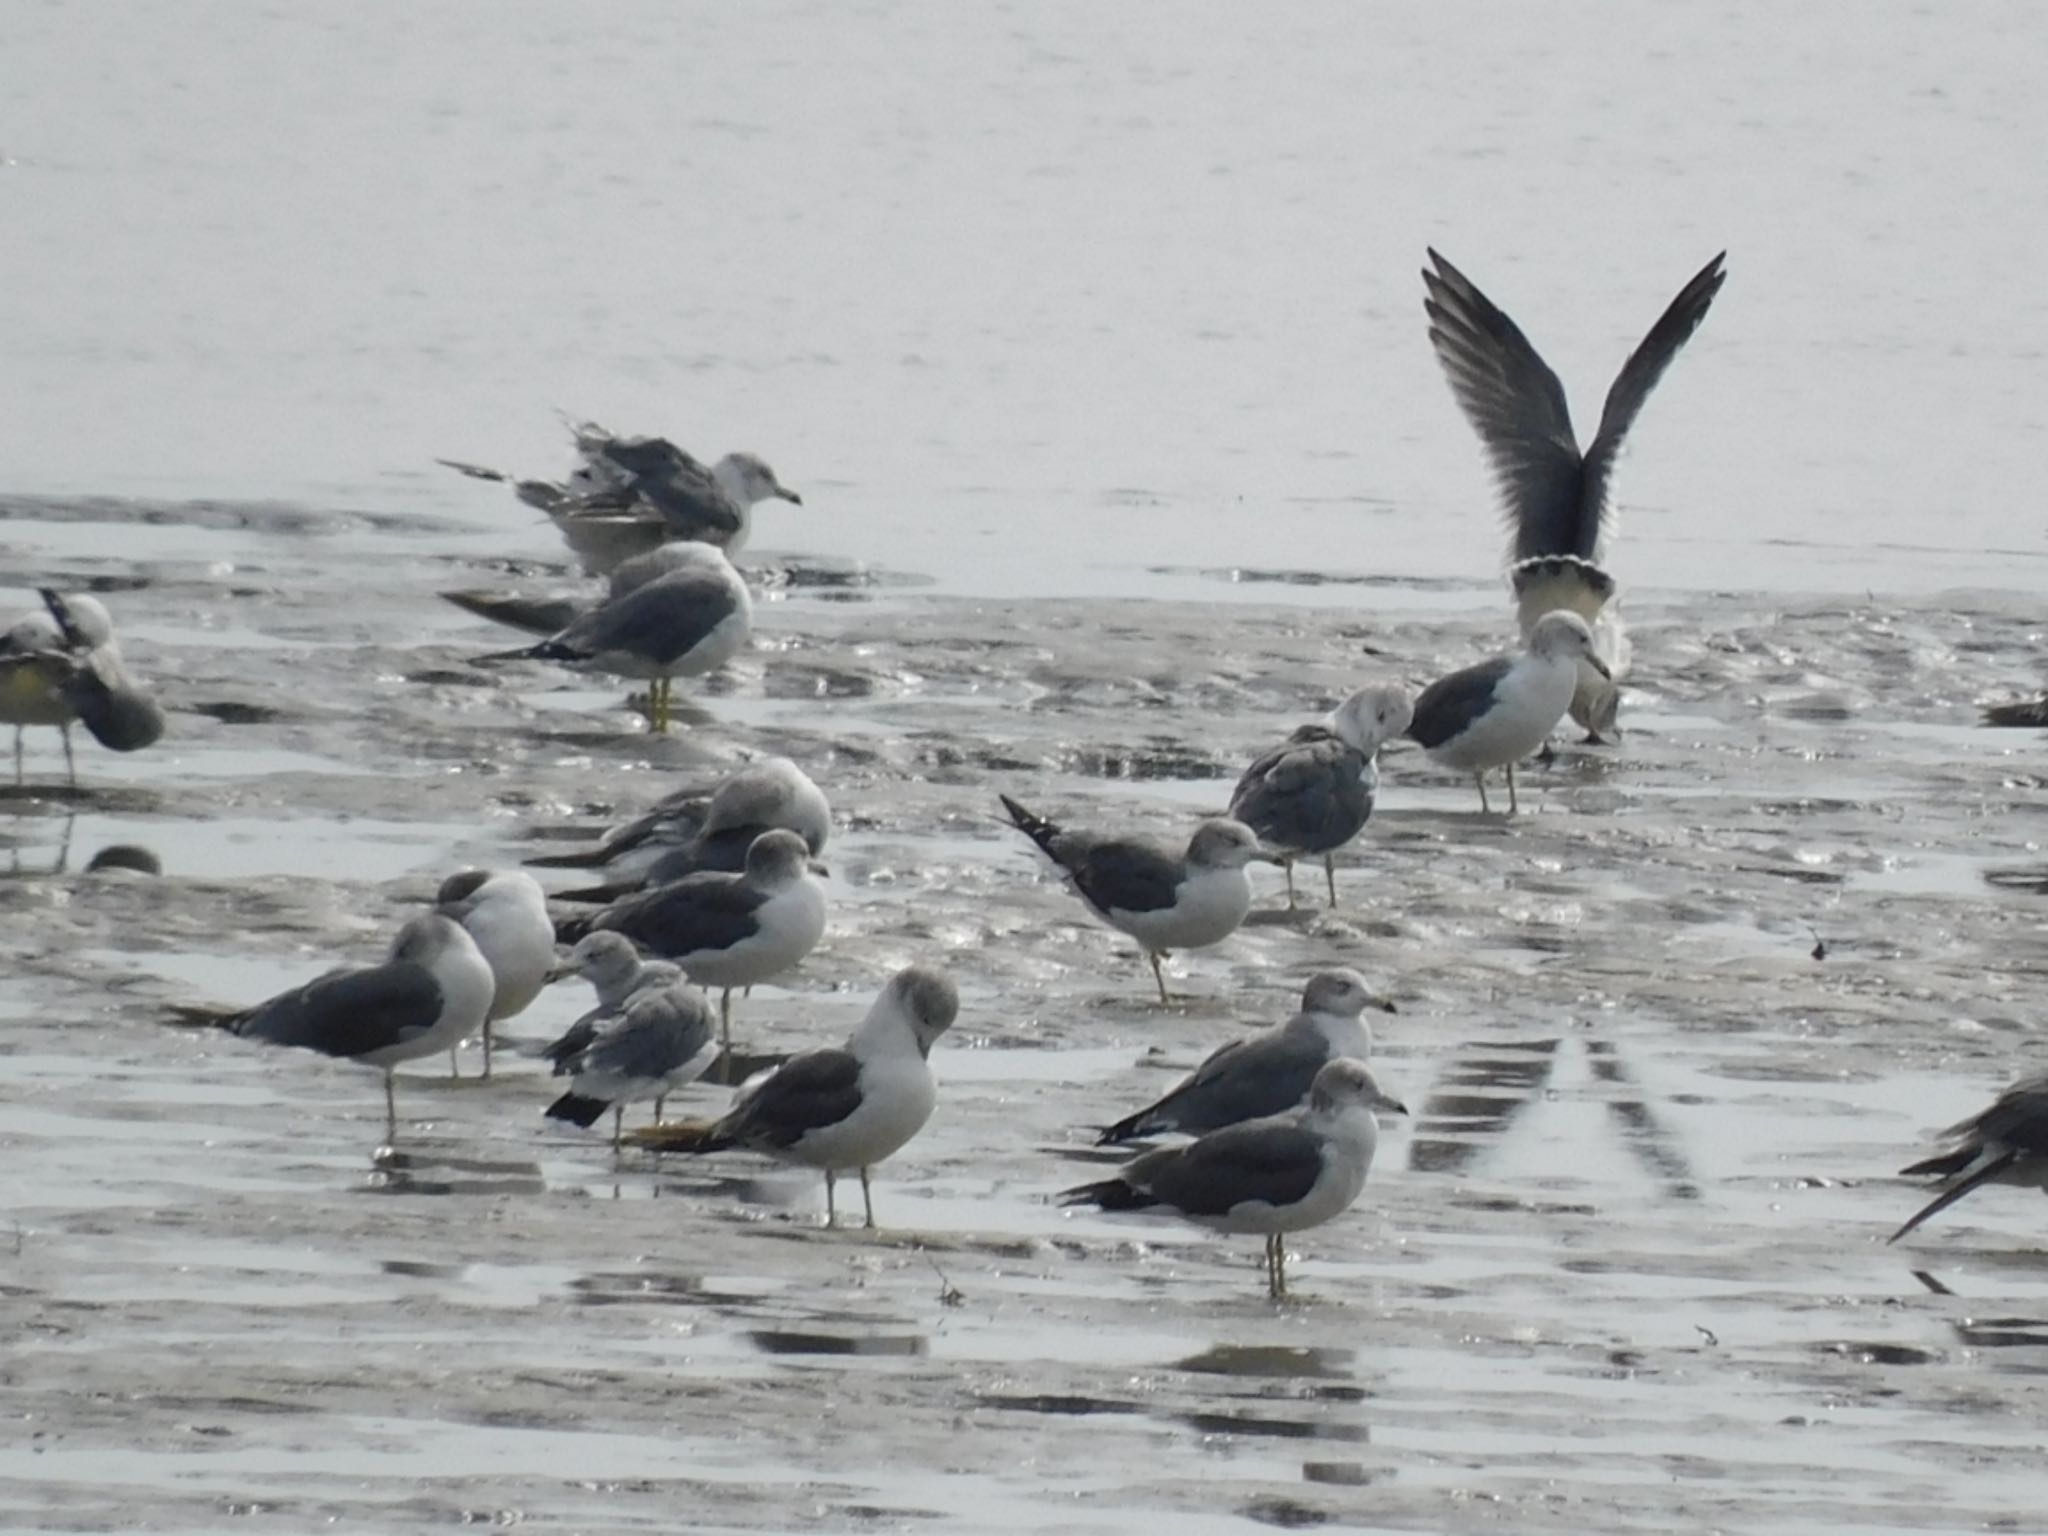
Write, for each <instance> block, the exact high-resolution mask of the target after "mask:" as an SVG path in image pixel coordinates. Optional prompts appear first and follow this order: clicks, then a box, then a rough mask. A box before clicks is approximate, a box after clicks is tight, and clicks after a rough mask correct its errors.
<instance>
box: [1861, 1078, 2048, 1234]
mask: <svg viewBox="0 0 2048 1536" xmlns="http://www.w3.org/2000/svg"><path fill="white" fill-rule="evenodd" d="M1941 1140H1942V1141H1943V1142H1945V1143H1947V1144H1948V1146H1947V1150H1945V1151H1942V1152H1938V1153H1936V1154H1935V1155H1934V1156H1933V1157H1930V1158H1926V1159H1924V1160H1923V1161H1921V1162H1917V1163H1915V1164H1913V1165H1912V1166H1911V1167H1910V1168H1902V1169H1900V1170H1899V1171H1900V1172H1901V1173H1902V1174H1904V1175H1906V1176H1908V1177H1912V1176H1915V1175H1921V1174H1934V1175H1938V1176H1939V1177H1940V1178H1942V1179H1944V1180H1946V1181H1947V1182H1946V1183H1945V1184H1944V1185H1943V1187H1942V1191H1941V1193H1940V1194H1938V1195H1936V1196H1935V1197H1934V1198H1933V1199H1932V1200H1930V1201H1928V1203H1927V1204H1926V1205H1924V1206H1922V1207H1921V1208H1920V1209H1919V1210H1918V1211H1915V1212H1914V1213H1913V1215H1912V1217H1911V1219H1910V1220H1908V1221H1907V1222H1906V1224H1905V1225H1904V1226H1902V1227H1900V1228H1899V1230H1898V1231H1896V1232H1894V1233H1893V1234H1892V1235H1891V1236H1890V1237H1889V1238H1887V1239H1886V1241H1887V1242H1893V1243H1896V1242H1897V1241H1898V1240H1899V1239H1900V1238H1902V1237H1904V1236H1905V1235H1906V1234H1907V1233H1908V1232H1910V1231H1912V1230H1913V1229H1914V1228H1915V1227H1917V1226H1919V1225H1920V1223H1921V1222H1923V1221H1925V1220H1927V1218H1928V1217H1930V1216H1933V1215H1936V1214H1938V1213H1940V1212H1942V1211H1945V1210H1947V1209H1948V1208H1949V1207H1950V1206H1952V1205H1954V1204H1955V1203H1956V1202H1957V1201H1958V1200H1960V1199H1962V1198H1963V1196H1965V1195H1967V1194H1969V1193H1970V1192H1971V1191H1972V1190H1974V1189H1977V1188H1979V1187H1980V1186H1982V1185H1985V1184H2016V1185H2018V1186H2019V1187H2020V1188H2022V1189H2038V1190H2041V1191H2042V1192H2043V1193H2048V1073H2037V1074H2036V1075H2034V1076H2033V1077H2026V1078H2022V1079H2020V1081H2018V1082H2016V1083H2014V1084H2013V1085H2012V1086H2011V1087H2010V1088H2008V1089H2006V1090H2005V1092H2003V1093H2001V1094H2000V1095H1999V1096H1998V1097H1997V1098H1996V1099H1994V1100H1993V1101H1992V1103H1991V1107H1990V1108H1989V1109H1986V1110H1984V1111H1982V1112H1981V1113H1978V1114H1975V1115H1972V1116H1971V1117H1970V1118H1969V1119H1967V1120H1964V1121H1960V1122H1958V1123H1957V1124H1955V1125H1952V1126H1950V1127H1949V1128H1948V1129H1947V1130H1945V1131H1943V1132H1942V1133H1941Z"/></svg>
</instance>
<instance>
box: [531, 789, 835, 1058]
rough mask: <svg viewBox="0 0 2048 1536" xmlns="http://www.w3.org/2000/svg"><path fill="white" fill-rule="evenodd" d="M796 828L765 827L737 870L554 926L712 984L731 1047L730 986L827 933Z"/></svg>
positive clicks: (805, 950)
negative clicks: (616, 936) (646, 955)
mask: <svg viewBox="0 0 2048 1536" xmlns="http://www.w3.org/2000/svg"><path fill="white" fill-rule="evenodd" d="M810 862H811V853H810V849H808V848H807V847H805V846H804V840H803V839H802V838H800V837H798V836H797V835H796V834H795V833H794V832H784V831H780V830H778V831H773V832H763V833H762V834H761V835H760V836H759V837H757V838H755V839H754V843H753V846H752V847H751V848H749V849H748V850H747V864H746V868H745V869H743V870H741V871H740V872H739V873H738V874H725V873H721V872H718V871H712V870H707V871H705V872H703V873H701V874H695V875H690V876H688V877H687V878H685V879H682V880H678V881H676V882H675V883H674V884H673V885H663V886H656V887H655V888H654V889H652V890H647V891H642V892H641V893H640V894H638V895H636V896H628V897H626V898H624V899H623V900H621V901H615V902H613V903H612V904H611V905H610V906H608V907H605V908H603V909H602V910H600V911H598V912H595V913H592V914H591V915H590V916H588V917H575V918H567V919H564V920H563V921H561V922H559V923H557V924H556V925H555V936H556V938H558V939H560V940H561V941H562V942H563V943H576V942H579V941H580V940H581V939H582V938H583V936H584V935H585V934H589V933H596V932H599V931H601V930H604V931H609V932H612V933H621V934H624V935H625V936H626V937H627V938H629V939H631V940H632V941H633V942H634V943H636V944H638V945H639V946H640V947H641V948H642V949H643V950H646V951H648V952H650V953H652V954H655V955H658V956H660V957H661V958H663V959H665V960H673V961H674V962H675V963H676V964H677V965H679V966H681V967H682V968H683V973H684V974H685V975H687V976H688V977H689V978H690V980H692V981H694V982H696V983H698V984H699V985H700V986H706V987H717V988H719V989H720V991H719V997H718V1021H719V1032H720V1038H721V1040H722V1041H723V1042H724V1045H725V1047H726V1049H727V1050H730V1049H731V1048H732V994H733V989H734V988H735V987H751V986H753V985H755V984H756V983H757V982H763V981H770V980H773V979H774V978H775V977H777V976H780V975H781V974H782V973H783V972H784V971H786V970H788V969H790V968H791V967H792V966H794V965H795V964H796V963H797V962H798V961H800V960H802V959H803V957H804V956H805V955H808V954H809V953H810V952H811V950H812V949H813V948H814V947H815V946H816V945H817V942H818V940H819V939H821V938H823V937H824V935H825V888H824V887H823V886H821V885H819V884H818V882H817V881H816V880H814V879H812V878H811V873H810Z"/></svg>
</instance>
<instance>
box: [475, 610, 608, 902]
mask: <svg viewBox="0 0 2048 1536" xmlns="http://www.w3.org/2000/svg"><path fill="white" fill-rule="evenodd" d="M441 595H442V596H443V597H446V596H447V595H448V594H447V593H445V592H444V593H442V594H441ZM616 851H617V850H615V849H612V848H608V847H606V846H605V845H604V844H602V843H600V844H598V845H597V846H596V847H594V848H578V849H576V850H575V851H574V852H573V853H537V854H535V855H534V856H533V857H532V858H530V859H521V860H520V862H521V863H522V864H529V865H531V866H533V867H534V868H535V869H600V868H602V867H603V866H604V865H606V864H609V863H611V861H612V855H613V854H614V853H615V852H616Z"/></svg>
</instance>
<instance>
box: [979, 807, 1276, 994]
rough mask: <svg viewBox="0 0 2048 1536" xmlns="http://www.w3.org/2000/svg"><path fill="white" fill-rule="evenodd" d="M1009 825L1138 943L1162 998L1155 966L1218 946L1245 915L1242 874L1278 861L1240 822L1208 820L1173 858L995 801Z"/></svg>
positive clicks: (1162, 978) (1246, 885) (1136, 841)
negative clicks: (1178, 953)
mask: <svg viewBox="0 0 2048 1536" xmlns="http://www.w3.org/2000/svg"><path fill="white" fill-rule="evenodd" d="M996 798H997V799H999V800H1001V801H1002V803H1003V809H1004V810H1005V811H1007V812H1008V813H1009V817H1010V824H1011V825H1012V826H1014V827H1015V828H1016V829H1017V830H1018V831H1020V832H1022V833H1023V834H1024V835H1025V836H1026V837H1028V838H1030V839H1031V841H1032V842H1034V843H1036V844H1037V845H1038V847H1039V849H1040V851H1041V852H1043V853H1044V854H1045V856H1046V857H1047V858H1049V859H1051V860H1052V861H1053V863H1054V864H1056V865H1058V866H1059V868H1060V869H1061V870H1062V871H1063V872H1064V873H1065V874H1066V876H1067V878H1068V879H1069V880H1070V881H1072V882H1073V886H1074V889H1075V891H1077V892H1078V893H1079V894H1080V897H1081V899H1082V900H1083V901H1085V902H1086V903H1087V904H1088V907H1089V910H1090V911H1092V912H1094V914H1095V915H1096V916H1097V917H1099V918H1101V919H1102V920H1103V921H1104V922H1105V923H1108V924H1109V925H1110V927H1112V928H1115V929H1117V930H1119V931H1120V932H1123V933H1127V934H1129V935H1130V936H1131V937H1132V938H1134V939H1136V940H1137V941H1138V947H1139V948H1140V949H1141V950H1143V951H1144V952H1145V958H1146V959H1147V960H1148V961H1150V962H1151V965H1152V979H1153V980H1154V981H1156V982H1158V983H1159V1001H1161V1002H1162V1003H1165V1002H1171V1001H1172V999H1171V998H1169V997H1168V996H1167V995H1166V974H1165V972H1163V971H1162V970H1161V969H1160V968H1159V962H1160V961H1161V960H1163V959H1165V958H1166V957H1167V956H1168V955H1170V954H1171V953H1172V952H1173V951H1175V950H1178V949H1200V948H1202V947H1203V946H1205V945H1209V944H1220V943H1221V942H1222V941H1223V940H1225V939H1227V938H1229V937H1230V936H1231V934H1233V933H1235V932H1236V931H1237V925H1238V924H1239V923H1242V922H1243V921H1244V915H1245V913H1247V912H1249V911H1250V910H1251V905H1252V883H1251V880H1250V879H1249V878H1248V877H1247V876H1246V874H1245V872H1244V867H1245V865H1247V864H1249V863H1250V862H1252V861H1253V860H1254V859H1257V860H1260V861H1261V862H1264V863H1267V864H1277V863H1278V862H1279V860H1278V859H1277V858H1275V857H1274V856H1273V855H1272V854H1269V853H1264V852H1262V851H1261V850H1260V848H1259V840H1258V838H1257V837H1256V836H1255V835H1254V834H1253V832H1252V829H1251V828H1250V827H1247V826H1246V825H1245V824H1244V823H1243V822H1241V821H1231V820H1230V819H1229V818H1227V817H1222V816H1218V817H1214V818H1212V819H1210V820H1208V821H1205V822H1203V823H1202V824H1201V825H1200V826H1199V827H1197V828H1195V835H1194V836H1193V837H1192V838H1190V839H1189V840H1188V846H1187V852H1186V853H1184V854H1177V853H1174V852H1172V851H1170V850H1168V849H1166V848H1162V847H1159V846H1157V845H1156V844H1153V843H1151V842H1147V841H1145V840H1143V839H1141V838H1135V837H1098V836H1096V835H1095V834H1094V833H1092V832H1069V831H1066V830H1065V829H1063V828H1061V827H1060V826H1058V825H1056V824H1055V823H1053V822H1050V821H1047V820H1045V818H1043V817H1042V816H1034V815H1033V814H1032V813H1031V812H1029V811H1027V810H1025V809H1024V807H1023V806H1021V805H1019V804H1018V803H1017V802H1016V801H1015V800H1012V799H1011V798H1010V797H1009V796H1008V795H998V796H997V797H996Z"/></svg>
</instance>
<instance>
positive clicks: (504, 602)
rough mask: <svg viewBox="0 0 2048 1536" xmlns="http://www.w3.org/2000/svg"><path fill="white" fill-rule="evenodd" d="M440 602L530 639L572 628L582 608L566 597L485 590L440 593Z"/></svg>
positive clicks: (475, 588) (468, 589)
mask: <svg viewBox="0 0 2048 1536" xmlns="http://www.w3.org/2000/svg"><path fill="white" fill-rule="evenodd" d="M441 596H442V598H443V599H445V600H446V601H448V602H451V603H453V604H454V605H455V606H456V607H458V608H460V609H461V610H462V611H463V612H464V613H473V614H475V615H476V616H477V617H478V618H480V619H489V620H490V621H491V622H492V623H493V624H504V625H507V626H509V627H510V628H512V629H523V630H525V631H526V632H527V633H528V634H530V635H552V634H556V633H558V632H559V631H561V630H565V629H567V628H568V627H569V626H570V625H571V624H574V623H575V622H576V620H577V618H578V617H579V616H580V615H581V614H582V612H583V606H582V604H580V603H578V602H577V601H576V600H575V599H574V598H568V597H522V596H520V594H518V593H517V592H493V591H491V590H490V589H488V588H486V587H470V588H464V589H462V590H460V591H456V592H443V593H442V594H441Z"/></svg>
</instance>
